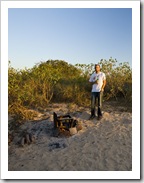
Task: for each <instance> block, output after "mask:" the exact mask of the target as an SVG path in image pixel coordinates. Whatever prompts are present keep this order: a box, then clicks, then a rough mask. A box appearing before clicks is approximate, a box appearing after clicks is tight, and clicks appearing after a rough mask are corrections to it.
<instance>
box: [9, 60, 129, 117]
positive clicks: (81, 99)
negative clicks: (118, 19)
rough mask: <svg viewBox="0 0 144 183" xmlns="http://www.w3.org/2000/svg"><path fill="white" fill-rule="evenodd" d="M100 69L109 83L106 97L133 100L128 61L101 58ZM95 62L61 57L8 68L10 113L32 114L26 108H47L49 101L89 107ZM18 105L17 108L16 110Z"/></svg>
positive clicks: (21, 115) (106, 98) (106, 88)
mask: <svg viewBox="0 0 144 183" xmlns="http://www.w3.org/2000/svg"><path fill="white" fill-rule="evenodd" d="M99 64H100V65H101V70H102V72H104V73H105V74H106V77H107V85H106V87H105V92H104V100H110V99H113V98H115V99H116V100H117V99H118V98H124V100H125V101H126V102H129V103H131V102H132V70H131V68H130V66H129V65H128V63H119V64H118V62H117V60H116V59H115V60H114V59H112V58H110V59H109V60H104V59H102V60H100V62H99ZM93 72H94V64H87V65H86V64H76V65H75V66H74V65H71V64H68V63H67V62H65V61H62V60H48V61H46V62H40V63H39V64H36V65H35V66H34V67H33V68H31V69H23V70H16V69H14V68H13V67H11V65H10V62H9V68H8V101H9V112H10V113H12V114H14V113H15V114H16V115H17V116H19V118H20V119H23V118H24V117H23V116H24V115H25V117H26V118H30V115H31V116H32V117H33V116H34V115H35V114H34V115H33V114H26V113H23V112H22V111H25V108H28V109H29V108H38V107H43V108H44V107H46V106H47V105H48V104H49V103H50V102H72V103H76V104H78V105H83V106H90V92H91V85H90V83H89V77H90V75H91V74H92V73H93ZM14 108H15V109H14Z"/></svg>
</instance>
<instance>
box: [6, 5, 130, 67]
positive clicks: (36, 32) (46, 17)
mask: <svg viewBox="0 0 144 183" xmlns="http://www.w3.org/2000/svg"><path fill="white" fill-rule="evenodd" d="M110 57H113V58H116V59H117V60H118V61H119V62H129V64H130V65H132V9H127V8H123V9H117V8H111V9H104V8H102V9H99V8H93V9H82V8H78V9H77V8H76V9H68V8H67V9H59V8H58V9H56V8H54V9H49V8H48V9H47V8H45V9H39V8H33V9H31V8H28V9H23V8H18V9H15V8H9V10H8V58H9V60H10V61H11V64H12V66H13V67H14V68H20V69H23V68H25V67H27V68H32V67H33V66H34V65H35V64H36V63H39V62H40V61H47V60H49V59H54V60H55V59H58V60H65V61H67V62H68V63H71V64H76V63H85V64H88V63H97V62H98V61H100V59H109V58H110Z"/></svg>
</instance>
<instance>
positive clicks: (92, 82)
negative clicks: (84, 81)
mask: <svg viewBox="0 0 144 183" xmlns="http://www.w3.org/2000/svg"><path fill="white" fill-rule="evenodd" d="M93 77H94V75H93V74H92V75H91V77H90V79H89V83H90V84H91V85H93V84H96V81H93Z"/></svg>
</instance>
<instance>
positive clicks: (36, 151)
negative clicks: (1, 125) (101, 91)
mask: <svg viewBox="0 0 144 183" xmlns="http://www.w3.org/2000/svg"><path fill="white" fill-rule="evenodd" d="M53 112H56V113H57V114H58V115H64V114H67V113H68V114H70V115H71V116H72V117H73V118H75V119H77V120H78V121H79V122H80V123H81V124H82V130H80V131H78V133H77V134H75V135H73V136H71V137H54V136H53V133H52V129H53V125H54V124H53ZM43 116H45V117H47V118H46V119H43ZM89 116H90V108H84V107H78V106H77V105H75V104H71V105H70V104H51V105H49V106H48V108H47V109H45V110H44V111H43V112H42V113H41V114H39V118H37V120H35V121H27V122H25V123H24V124H23V125H21V127H20V128H19V130H18V131H17V132H15V133H14V138H13V140H12V142H11V143H10V144H9V147H8V148H9V149H8V154H9V156H8V170H9V171H131V170H132V113H131V112H129V111H127V110H126V109H125V108H124V107H121V106H118V107H115V106H114V105H113V104H110V103H105V104H104V107H103V118H102V119H101V120H100V121H98V120H97V119H96V118H95V119H93V120H88V119H89ZM9 123H10V121H9ZM24 130H27V131H28V132H30V133H32V134H33V135H34V136H35V142H34V143H31V144H30V145H27V144H26V145H25V146H24V147H20V146H19V145H18V144H17V143H18V141H19V139H20V135H19V134H20V132H22V131H24Z"/></svg>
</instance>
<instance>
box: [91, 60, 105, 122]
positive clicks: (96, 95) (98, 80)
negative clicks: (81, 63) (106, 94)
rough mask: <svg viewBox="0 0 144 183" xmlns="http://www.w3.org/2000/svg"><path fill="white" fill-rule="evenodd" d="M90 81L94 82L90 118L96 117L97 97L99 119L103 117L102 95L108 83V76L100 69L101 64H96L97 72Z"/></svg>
mask: <svg viewBox="0 0 144 183" xmlns="http://www.w3.org/2000/svg"><path fill="white" fill-rule="evenodd" d="M89 82H90V83H91V84H92V91H91V116H90V118H89V119H93V118H95V117H96V115H95V108H96V99H97V101H98V102H97V104H98V106H97V116H98V120H100V119H101V118H102V110H101V108H102V96H103V91H104V88H105V85H106V76H105V74H104V73H103V72H101V70H100V65H99V64H95V72H94V73H93V74H92V75H91V77H90V79H89Z"/></svg>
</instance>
